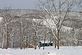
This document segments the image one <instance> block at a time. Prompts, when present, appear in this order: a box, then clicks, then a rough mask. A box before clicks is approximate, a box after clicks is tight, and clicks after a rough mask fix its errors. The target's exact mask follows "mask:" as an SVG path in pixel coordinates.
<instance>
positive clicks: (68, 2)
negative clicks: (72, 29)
mask: <svg viewBox="0 0 82 55" xmlns="http://www.w3.org/2000/svg"><path fill="white" fill-rule="evenodd" d="M39 2H40V6H39V7H40V9H41V10H42V11H43V13H45V14H46V15H45V17H42V18H44V20H47V21H46V22H47V23H48V25H49V27H52V26H54V27H55V28H54V30H55V33H54V32H53V30H52V33H53V35H54V39H55V40H56V41H55V47H56V46H57V49H59V45H60V30H61V28H62V26H63V22H64V20H65V19H66V18H67V16H68V15H69V12H71V11H73V10H76V9H74V7H75V6H77V5H80V4H81V0H45V1H44V0H40V1H39ZM50 20H52V21H51V22H52V24H50V23H51V22H49V21H50Z"/></svg>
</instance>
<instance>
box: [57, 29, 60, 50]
mask: <svg viewBox="0 0 82 55" xmlns="http://www.w3.org/2000/svg"><path fill="white" fill-rule="evenodd" d="M59 31H60V30H58V32H57V49H59V45H60V43H59V42H60V39H59Z"/></svg>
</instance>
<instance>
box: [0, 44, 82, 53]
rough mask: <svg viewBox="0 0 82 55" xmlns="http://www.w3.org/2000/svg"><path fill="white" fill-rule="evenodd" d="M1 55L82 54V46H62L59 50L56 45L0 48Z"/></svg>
mask: <svg viewBox="0 0 82 55" xmlns="http://www.w3.org/2000/svg"><path fill="white" fill-rule="evenodd" d="M0 55H82V46H78V47H60V49H59V50H57V49H55V48H54V47H45V49H44V50H43V48H41V49H36V50H35V49H33V48H26V49H20V48H18V49H11V48H8V49H0Z"/></svg>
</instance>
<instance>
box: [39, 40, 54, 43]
mask: <svg viewBox="0 0 82 55" xmlns="http://www.w3.org/2000/svg"><path fill="white" fill-rule="evenodd" d="M40 42H41V43H44V41H40ZM45 43H50V41H48V40H46V41H45ZM51 43H53V42H52V41H51Z"/></svg>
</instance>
